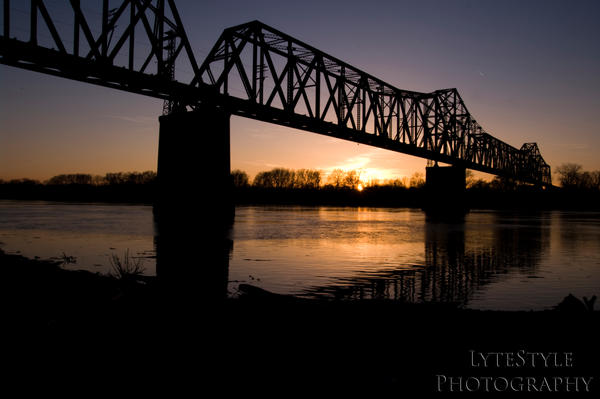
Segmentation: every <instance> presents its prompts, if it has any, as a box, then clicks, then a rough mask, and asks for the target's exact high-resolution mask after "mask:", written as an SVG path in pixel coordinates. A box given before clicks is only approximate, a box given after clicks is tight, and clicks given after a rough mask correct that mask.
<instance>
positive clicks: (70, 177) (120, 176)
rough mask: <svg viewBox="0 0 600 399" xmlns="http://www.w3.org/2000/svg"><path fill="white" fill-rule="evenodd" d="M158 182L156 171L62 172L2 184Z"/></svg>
mask: <svg viewBox="0 0 600 399" xmlns="http://www.w3.org/2000/svg"><path fill="white" fill-rule="evenodd" d="M155 182H156V172H154V171H145V172H116V173H107V174H105V175H104V176H100V175H91V174H86V173H71V174H60V175H56V176H53V177H51V178H50V179H48V180H46V181H39V180H33V179H13V180H8V181H4V180H1V179H0V184H11V185H47V186H68V185H76V186H118V185H147V184H153V183H155Z"/></svg>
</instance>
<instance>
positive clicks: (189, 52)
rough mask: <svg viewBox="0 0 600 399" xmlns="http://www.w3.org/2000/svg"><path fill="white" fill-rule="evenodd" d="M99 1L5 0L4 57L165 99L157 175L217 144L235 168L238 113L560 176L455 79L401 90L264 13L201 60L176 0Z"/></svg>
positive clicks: (522, 175) (531, 178) (445, 158)
mask: <svg viewBox="0 0 600 399" xmlns="http://www.w3.org/2000/svg"><path fill="white" fill-rule="evenodd" d="M84 4H85V5H86V6H88V7H89V3H87V2H84ZM98 4H100V2H99V3H98ZM101 4H102V9H99V10H92V11H89V10H84V9H82V5H81V3H80V1H79V0H70V1H68V2H67V1H65V3H64V6H62V7H61V6H57V5H56V3H53V6H52V9H51V10H50V9H48V7H46V5H45V3H44V1H43V0H31V1H30V2H25V1H19V2H14V1H13V2H10V1H9V0H4V6H3V27H2V30H1V32H2V36H1V38H0V62H1V63H2V64H5V65H10V66H14V67H18V68H23V69H28V70H32V71H37V72H42V73H46V74H50V75H55V76H60V77H64V78H68V79H73V80H78V81H83V82H88V83H93V84H96V85H101V86H106V87H110V88H115V89H119V90H125V91H129V92H133V93H138V94H143V95H147V96H152V97H156V98H159V99H163V100H165V106H164V113H165V114H169V115H168V117H163V118H161V138H160V144H159V175H160V174H161V173H162V172H164V173H162V174H163V175H171V174H170V172H168V170H169V169H170V168H171V167H173V168H183V167H187V166H192V165H194V163H192V162H188V164H181V162H186V161H181V160H182V159H184V158H186V157H187V158H189V157H192V158H195V159H196V160H197V159H198V157H199V156H201V157H205V155H204V153H202V154H201V155H199V154H198V151H199V149H201V148H204V149H206V148H209V149H210V148H213V147H214V148H216V150H215V151H213V150H212V149H211V150H209V151H210V152H211V153H217V154H220V155H214V154H212V155H211V156H210V162H212V163H213V164H214V162H215V159H216V158H215V157H218V156H222V157H223V159H224V161H222V162H221V165H220V166H219V167H221V170H222V171H223V174H225V173H227V174H228V173H229V115H231V114H235V115H240V116H244V117H248V118H253V119H257V120H261V121H266V122H270V123H276V124H279V125H284V126H289V127H292V128H296V129H302V130H306V131H311V132H315V133H319V134H323V135H327V136H332V137H336V138H340V139H344V140H350V141H354V142H357V143H363V144H368V145H371V146H375V147H380V148H385V149H388V150H392V151H397V152H401V153H405V154H410V155H414V156H418V157H423V158H427V159H430V160H433V161H440V162H444V163H447V164H451V165H453V166H456V167H459V168H462V169H463V170H464V168H469V169H474V170H479V171H482V172H487V173H491V174H495V175H498V176H503V177H508V178H513V179H517V180H519V181H523V182H528V183H532V184H536V185H542V186H548V185H551V174H550V166H549V165H548V164H546V162H544V159H543V158H542V156H541V154H540V151H539V149H538V147H537V145H536V144H535V143H526V144H523V146H522V147H521V148H520V149H517V148H515V147H512V146H510V145H509V144H507V143H505V142H503V141H501V140H499V139H497V138H495V137H493V136H492V135H490V134H489V133H487V132H486V131H485V130H484V129H483V128H482V127H481V126H480V125H479V124H478V123H477V121H476V120H475V119H474V118H473V116H472V115H471V114H470V113H469V111H468V110H467V107H466V106H465V104H464V102H463V100H462V98H461V97H460V95H459V93H458V91H457V90H456V89H444V90H437V91H435V92H433V93H418V92H414V91H407V90H402V89H398V88H396V87H394V86H391V85H390V84H387V83H385V82H384V81H382V80H380V79H378V78H376V77H374V76H372V75H369V74H368V73H365V72H363V71H361V70H359V69H357V68H355V67H353V66H351V65H349V64H347V63H345V62H343V61H340V60H338V59H337V58H334V57H332V56H330V55H328V54H325V53H324V52H322V51H319V50H317V49H315V48H314V47H312V46H309V45H307V44H305V43H303V42H301V41H299V40H296V39H294V38H293V37H290V36H288V35H286V34H284V33H282V32H280V31H278V30H276V29H273V28H271V27H269V26H266V25H264V24H262V23H260V22H258V21H253V22H249V23H246V24H243V25H239V26H235V27H232V28H228V29H226V30H225V31H223V33H222V34H221V36H220V38H219V40H218V41H217V43H216V44H215V45H214V47H213V48H212V50H211V51H210V53H209V54H208V56H207V57H206V59H205V60H204V61H203V62H202V63H201V64H199V63H198V62H197V61H196V58H195V56H194V52H193V49H192V45H191V43H190V42H189V40H188V37H187V35H186V33H185V30H184V27H183V24H182V21H181V18H180V15H179V13H178V11H177V8H176V6H175V2H174V0H154V1H150V0H122V1H112V2H110V4H109V1H108V0H103V1H102V2H101ZM114 5H116V7H114ZM55 14H56V15H58V16H59V18H57V17H56V15H55ZM90 15H94V17H93V18H91V17H90ZM17 17H18V18H17ZM65 19H66V20H68V21H70V22H71V23H69V24H68V25H67V26H65V22H64V21H65ZM60 21H62V22H60ZM15 26H16V27H17V28H18V29H14V27H15ZM25 27H28V29H24V28H25ZM176 63H177V69H176V67H175V65H176ZM186 70H187V72H186ZM180 71H183V72H181V73H180ZM175 72H178V76H177V78H178V79H176V76H175ZM186 74H187V77H186V79H183V78H180V75H181V76H184V75H186ZM184 80H185V81H184ZM184 111H196V112H184ZM192 114H193V115H195V116H190V115H192ZM178 115H179V116H178ZM181 115H187V116H181ZM176 131H177V132H176ZM180 131H186V132H187V133H181V132H180ZM165 136H176V137H175V138H169V137H165ZM194 136H197V137H194ZM216 136H219V137H216ZM225 136H226V137H225ZM191 147H193V150H192V149H189V148H191ZM219 147H220V149H219ZM186 151H187V152H186ZM205 152H206V151H205ZM225 152H227V153H226V154H225ZM225 157H226V159H225ZM177 162H179V164H178V165H174V166H171V165H167V163H168V164H172V163H177ZM196 164H197V163H196ZM161 168H162V172H161ZM463 180H464V178H463Z"/></svg>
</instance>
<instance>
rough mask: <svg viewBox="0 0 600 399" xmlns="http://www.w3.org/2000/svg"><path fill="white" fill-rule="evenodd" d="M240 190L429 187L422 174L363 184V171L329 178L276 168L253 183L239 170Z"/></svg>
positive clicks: (333, 173) (317, 172)
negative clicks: (426, 185)
mask: <svg viewBox="0 0 600 399" xmlns="http://www.w3.org/2000/svg"><path fill="white" fill-rule="evenodd" d="M231 176H232V179H233V184H234V186H235V187H236V188H248V187H254V188H261V189H322V188H324V189H349V190H356V189H359V188H360V189H367V188H371V187H382V186H385V187H396V188H399V187H402V188H420V187H422V186H424V185H425V178H424V176H423V174H422V173H415V174H414V175H413V176H412V177H410V178H406V177H405V178H402V179H389V180H378V179H371V180H369V181H363V180H362V179H361V171H357V170H342V169H334V170H332V171H331V172H330V173H329V174H327V175H325V174H324V173H323V172H322V171H320V170H317V169H297V170H294V169H287V168H274V169H271V170H268V171H262V172H259V173H257V174H256V176H255V177H254V179H253V180H252V181H250V178H249V176H248V174H247V173H246V172H244V171H242V170H239V169H236V170H233V171H232V172H231Z"/></svg>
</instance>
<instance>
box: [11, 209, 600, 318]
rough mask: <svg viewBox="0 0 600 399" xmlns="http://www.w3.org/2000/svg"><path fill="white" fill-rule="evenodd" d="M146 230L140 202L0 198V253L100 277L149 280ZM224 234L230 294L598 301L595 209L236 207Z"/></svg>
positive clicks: (490, 302)
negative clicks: (120, 266)
mask: <svg viewBox="0 0 600 399" xmlns="http://www.w3.org/2000/svg"><path fill="white" fill-rule="evenodd" d="M156 231H157V228H156V223H155V219H154V217H153V212H152V207H151V206H143V205H120V204H89V203H86V204H80V203H58V202H41V201H0V248H1V249H3V250H4V251H5V252H7V253H18V254H22V255H24V256H27V257H30V258H34V257H39V258H42V259H48V258H55V259H62V260H64V264H63V267H64V268H68V269H84V270H90V271H93V272H99V273H109V272H110V271H111V259H112V256H113V255H116V256H118V257H119V258H120V259H124V257H125V256H126V255H125V253H126V252H128V253H129V256H130V257H132V258H136V259H139V261H140V262H142V265H143V267H144V268H145V274H148V275H155V274H156V270H157V250H156V248H157V244H156V242H157V240H156V235H157V233H156ZM228 235H229V238H230V240H231V241H232V245H230V247H229V249H228V251H229V257H228V260H227V261H226V262H225V263H226V264H225V265H221V266H220V267H224V268H225V269H226V273H225V276H227V277H226V278H227V280H228V284H227V291H228V292H227V295H229V296H231V297H235V296H237V295H239V292H238V286H239V284H241V283H247V284H252V285H255V286H258V287H260V288H263V289H266V290H269V291H272V292H275V293H280V294H293V295H297V296H300V297H306V298H328V299H334V298H335V299H340V300H358V299H372V298H377V299H387V300H395V301H406V302H423V301H426V302H429V301H434V302H452V303H456V304H459V305H460V306H464V307H466V308H472V309H490V310H542V309H548V308H551V307H552V306H554V305H556V304H557V303H559V302H560V301H561V300H562V299H563V298H564V297H565V296H566V295H568V294H569V293H572V294H573V295H575V296H577V297H582V296H588V297H590V296H592V295H598V294H600V213H598V212H585V213H583V212H568V211H544V212H542V211H540V212H506V211H493V210H472V211H471V212H469V213H468V214H467V216H466V217H465V219H464V221H461V222H452V223H447V222H439V221H430V220H428V219H427V218H426V216H425V214H424V213H423V212H422V211H420V210H417V209H407V208H397V209H396V208H356V207H347V208H342V207H300V206H244V207H238V208H236V216H235V223H234V224H233V226H232V227H231V230H230V231H229V233H228ZM198 239H199V240H200V239H201V236H199V237H198ZM202 256H203V255H202V254H201V253H191V254H190V258H191V259H201V258H202ZM198 267H203V266H202V265H200V266H198ZM159 277H160V273H159ZM199 285H200V284H199Z"/></svg>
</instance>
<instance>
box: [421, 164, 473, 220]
mask: <svg viewBox="0 0 600 399" xmlns="http://www.w3.org/2000/svg"><path fill="white" fill-rule="evenodd" d="M423 209H424V210H425V211H426V212H427V214H428V216H435V217H442V218H445V217H449V218H455V217H457V216H461V215H462V216H464V215H465V214H466V212H467V211H468V206H467V203H466V169H465V168H461V167H457V166H431V167H427V168H426V175H425V203H424V206H423Z"/></svg>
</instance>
